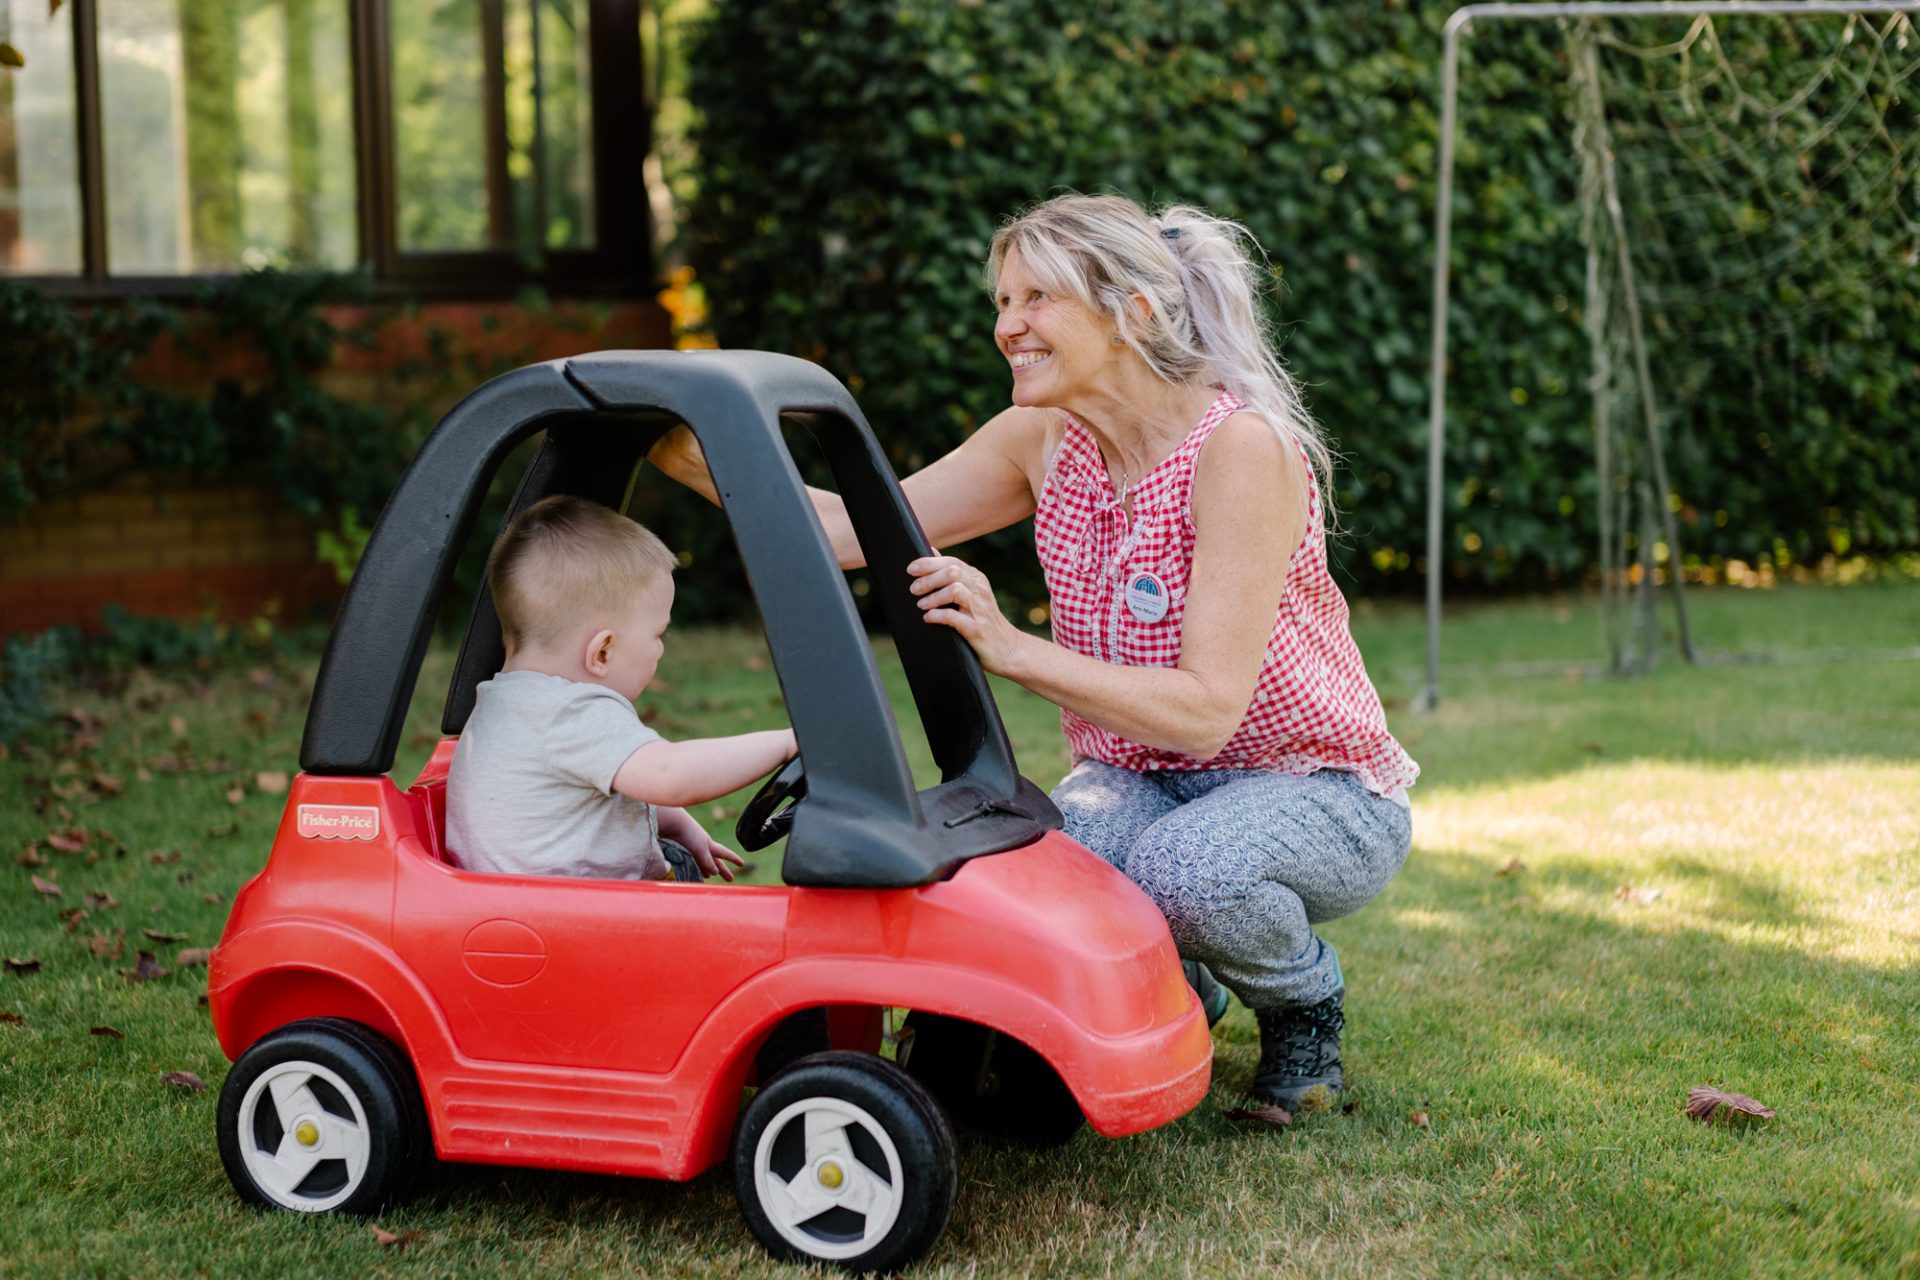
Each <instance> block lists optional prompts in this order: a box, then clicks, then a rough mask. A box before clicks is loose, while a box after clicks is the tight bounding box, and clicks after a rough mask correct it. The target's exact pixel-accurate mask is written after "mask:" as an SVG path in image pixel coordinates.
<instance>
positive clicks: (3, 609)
mask: <svg viewBox="0 0 1920 1280" xmlns="http://www.w3.org/2000/svg"><path fill="white" fill-rule="evenodd" d="M314 534H315V529H314V526H313V524H312V522H310V521H308V520H306V519H304V518H303V517H301V516H299V515H297V514H296V513H294V512H291V511H287V510H286V509H285V507H284V504H283V503H282V502H281V501H280V498H279V496H278V495H277V494H275V493H273V492H272V491H271V490H268V489H263V488H258V487H254V486H238V485H220V486H212V485H198V486H195V485H187V484H182V483H181V482H180V481H179V480H177V479H172V478H162V477H158V476H152V475H142V476H132V477H128V478H126V479H124V480H122V481H120V482H119V483H117V484H116V485H114V486H113V487H112V488H111V489H107V490H103V491H100V492H96V493H89V494H83V495H81V496H80V497H77V498H68V499H64V500H61V501H54V502H42V503H39V504H37V505H36V506H34V507H33V508H32V510H31V511H30V512H29V518H28V519H25V520H20V521H8V522H6V523H4V524H0V635H12V634H17V633H20V632H31V631H40V630H43V629H45V628H47V627H50V626H54V625H56V624H61V623H70V624H73V625H77V626H81V627H95V626H97V625H98V624H99V621H100V610H101V609H102V608H103V607H105V606H106V605H109V604H118V605H120V606H122V607H123V608H125V609H126V610H128V611H129V612H131V613H135V614H140V615H143V616H150V617H169V618H183V619H187V618H197V617H201V616H203V615H205V614H208V613H211V614H212V615H213V616H215V617H217V618H220V619H222V620H225V621H238V620H241V619H245V618H251V617H255V616H258V615H260V614H261V613H268V614H271V615H273V616H275V617H279V618H284V619H289V620H293V619H300V618H304V617H305V616H306V615H307V614H308V612H309V611H310V610H312V609H313V608H314V607H315V606H316V605H326V604H330V603H332V602H333V601H335V600H337V599H338V597H339V593H340V587H339V584H338V582H337V581H336V579H335V577H334V574H333V571H332V570H331V569H329V568H327V567H326V566H325V565H321V564H317V563H315V561H314V558H313V549H314Z"/></svg>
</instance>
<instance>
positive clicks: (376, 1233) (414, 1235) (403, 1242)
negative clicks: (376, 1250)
mask: <svg viewBox="0 0 1920 1280" xmlns="http://www.w3.org/2000/svg"><path fill="white" fill-rule="evenodd" d="M368 1226H370V1227H371V1228H372V1230H373V1242H374V1243H375V1244H377V1245H380V1246H382V1247H386V1248H394V1249H404V1248H406V1247H407V1246H408V1245H410V1244H412V1243H414V1242H415V1241H416V1240H418V1239H419V1238H420V1233H419V1232H418V1231H389V1230H387V1229H386V1228H385V1227H383V1226H381V1225H380V1224H379V1223H377V1222H374V1223H369V1224H368Z"/></svg>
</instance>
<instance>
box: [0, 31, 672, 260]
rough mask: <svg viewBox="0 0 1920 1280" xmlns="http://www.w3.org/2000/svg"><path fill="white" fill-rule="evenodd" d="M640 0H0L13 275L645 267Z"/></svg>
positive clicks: (0, 140)
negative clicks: (7, 66) (16, 65)
mask: <svg viewBox="0 0 1920 1280" xmlns="http://www.w3.org/2000/svg"><path fill="white" fill-rule="evenodd" d="M640 3H641V0H68V2H67V3H66V4H64V5H63V6H61V7H60V8H59V9H58V10H55V11H54V12H52V13H48V6H46V5H45V4H44V3H40V4H28V5H23V4H11V5H9V4H5V3H0V40H4V41H6V42H7V43H9V44H11V45H13V46H14V47H16V48H17V49H19V50H20V51H21V53H22V54H23V55H24V56H25V59H26V64H27V65H26V66H25V67H24V68H21V69H18V70H14V71H9V72H5V73H0V276H6V277H10V278H15V279H31V280H33V281H34V282H35V283H38V284H42V285H44V286H47V287H49V288H54V289H58V290H61V291H65V292H73V293H83V294H84V293H108V294H116V293H140V292H155V293H172V292H185V291H189V290H191V289H192V288H193V287H194V285H195V284H196V283H197V282H198V281H199V280H202V279H204V278H206V277H207V276H209V275H221V274H230V273H234V272H239V271H243V270H247V269H250V268H256V267H266V266H280V267H288V268H298V267H325V268H331V269H335V270H351V269H354V268H356V267H357V268H361V269H364V270H366V271H368V272H369V273H370V274H371V275H372V276H373V277H374V278H375V279H376V280H377V281H379V282H381V283H382V284H385V285H391V286H393V287H394V288H396V289H404V290H405V291H407V292H410V293H472V294H489V293H492V294H499V293H509V292H512V291H514V290H517V289H520V288H524V287H528V286H539V287H544V288H547V289H549V290H551V291H553V292H556V293H563V294H587V293H604V294H617V293H621V292H629V291H632V290H633V289H635V288H637V287H640V286H644V285H645V284H647V283H648V282H649V279H650V276H651V270H652V263H651V261H650V258H651V254H650V250H649V245H650V243H651V236H650V230H649V225H648V208H647V201H646V196H645V187H644V182H643V177H642V163H643V161H644V159H645V157H646V154H647V151H648V146H649V137H648V133H649V128H648V112H647V106H646V99H645V90H644V87H643V82H642V76H641V57H640Z"/></svg>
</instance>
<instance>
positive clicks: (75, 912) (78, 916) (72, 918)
mask: <svg viewBox="0 0 1920 1280" xmlns="http://www.w3.org/2000/svg"><path fill="white" fill-rule="evenodd" d="M60 918H61V919H62V920H65V921H66V922H67V927H66V928H65V929H64V930H62V932H64V933H72V932H73V931H74V930H75V929H78V928H79V927H80V922H81V921H82V920H85V919H86V918H87V909H86V908H85V907H69V908H67V909H66V910H65V911H62V912H61V913H60Z"/></svg>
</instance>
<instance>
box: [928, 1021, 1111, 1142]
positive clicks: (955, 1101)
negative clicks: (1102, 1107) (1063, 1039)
mask: <svg viewBox="0 0 1920 1280" xmlns="http://www.w3.org/2000/svg"><path fill="white" fill-rule="evenodd" d="M905 1026H906V1028H907V1029H909V1030H911V1031H912V1032H913V1036H912V1038H911V1039H910V1040H908V1041H907V1042H906V1050H905V1054H904V1056H903V1059H902V1061H901V1066H903V1067H905V1068H906V1071H907V1074H908V1075H910V1076H912V1077H913V1078H914V1079H915V1080H918V1081H919V1082H920V1083H921V1084H923V1085H925V1086H926V1087H927V1092H928V1093H931V1094H932V1095H933V1096H934V1097H935V1098H936V1099H938V1100H939V1102H940V1105H941V1106H943V1107H945V1108H946V1110H947V1114H948V1115H950V1116H952V1117H953V1120H954V1123H955V1124H958V1125H963V1126H965V1127H966V1128H968V1129H972V1130H974V1131H975V1132H977V1133H982V1134H985V1135H987V1136H988V1137H992V1138H1000V1139H1004V1140H1007V1141H1010V1142H1017V1143H1025V1144H1028V1145H1030V1146H1036V1147H1057V1146H1059V1145H1061V1144H1062V1143H1064V1142H1067V1141H1069V1140H1071V1139H1072V1137H1073V1135H1074V1134H1076V1133H1078V1132H1080V1126H1081V1125H1082V1124H1084V1123H1086V1117H1085V1116H1084V1115H1083V1114H1081V1111H1080V1104H1079V1103H1077V1102H1075V1101H1074V1100H1073V1091H1072V1090H1070V1089H1068V1088H1067V1085H1066V1081H1064V1080H1062V1079H1061V1078H1060V1073H1059V1072H1057V1071H1055V1070H1054V1069H1053V1068H1052V1067H1051V1066H1050V1065H1048V1063H1047V1060H1046V1059H1045V1058H1043V1057H1041V1056H1040V1055H1039V1054H1038V1053H1035V1052H1034V1051H1033V1050H1032V1049H1031V1048H1029V1047H1028V1046H1026V1045H1024V1044H1022V1043H1021V1042H1020V1041H1018V1040H1015V1039H1014V1038H1012V1037H1011V1036H1004V1035H1001V1034H1000V1033H999V1032H997V1031H994V1030H992V1029H991V1028H989V1027H983V1026H980V1025H979V1024H978V1023H974V1022H965V1021H962V1020H961V1019H959V1018H949V1017H946V1016H944V1015H942V1014H937V1013H923V1012H920V1011H918V1010H916V1011H915V1012H913V1013H910V1014H908V1015H907V1020H906V1023H905Z"/></svg>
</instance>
